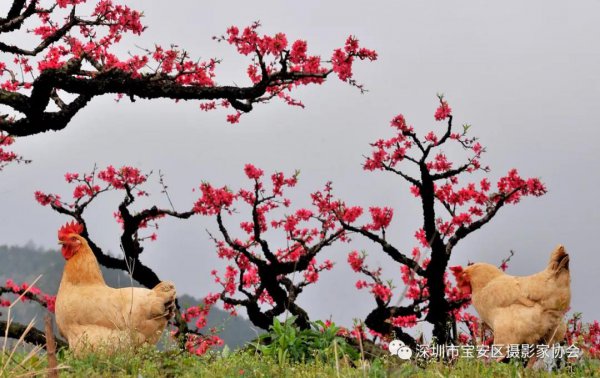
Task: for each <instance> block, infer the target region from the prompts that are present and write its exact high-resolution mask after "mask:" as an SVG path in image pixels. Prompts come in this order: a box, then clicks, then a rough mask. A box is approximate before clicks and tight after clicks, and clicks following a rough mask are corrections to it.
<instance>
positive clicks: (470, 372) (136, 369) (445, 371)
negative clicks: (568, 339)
mask: <svg viewBox="0 0 600 378" xmlns="http://www.w3.org/2000/svg"><path fill="white" fill-rule="evenodd" d="M25 357H26V353H23V352H19V353H16V354H15V355H13V357H12V359H11V360H8V356H7V355H6V354H5V355H0V377H17V376H33V375H36V374H37V375H42V376H43V375H45V373H46V371H45V369H46V358H45V356H44V355H43V354H42V353H39V354H37V355H36V356H34V357H33V358H30V359H28V360H27V361H25V362H24V363H23V364H21V365H19V364H20V362H22V361H23V359H25ZM7 362H8V363H7ZM58 363H59V366H61V369H60V376H61V377H86V378H90V377H600V361H597V360H593V361H591V360H583V361H581V362H579V363H578V364H577V365H574V366H573V367H571V368H564V369H563V370H562V371H559V372H554V373H546V372H539V371H532V370H527V369H523V368H522V367H519V366H517V365H516V364H501V363H495V362H491V363H485V362H483V361H481V360H469V359H462V360H459V361H458V362H457V363H456V364H454V365H452V366H447V365H444V364H441V363H432V364H429V365H427V366H422V367H419V366H417V365H415V364H414V363H411V362H402V361H401V360H400V359H399V358H398V357H396V356H384V357H380V358H377V359H375V360H373V361H370V362H366V363H364V364H362V363H361V360H357V361H353V362H348V361H346V360H344V359H340V360H339V361H338V362H337V363H336V361H335V360H329V361H323V360H322V359H312V360H311V361H310V362H306V361H305V362H289V361H279V360H278V359H277V358H274V357H270V356H265V355H261V354H259V353H257V352H252V351H249V350H246V351H238V352H233V353H228V352H227V351H225V352H219V353H217V352H215V353H211V354H208V355H205V356H201V357H197V356H192V355H189V354H187V353H185V352H180V351H177V350H170V351H166V352H159V351H157V350H156V349H155V348H150V347H148V348H143V349H140V350H138V351H136V352H124V353H119V354H117V355H114V356H110V357H109V356H106V355H102V354H92V355H88V356H86V357H84V358H76V357H75V356H73V355H72V354H71V353H69V352H68V351H64V350H63V351H60V352H59V355H58ZM5 364H7V367H6V368H4V371H3V370H2V369H3V366H4V365H5Z"/></svg>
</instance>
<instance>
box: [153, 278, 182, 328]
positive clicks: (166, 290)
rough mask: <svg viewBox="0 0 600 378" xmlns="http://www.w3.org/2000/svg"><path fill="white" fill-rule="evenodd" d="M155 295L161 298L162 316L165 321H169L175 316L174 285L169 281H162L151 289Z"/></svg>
mask: <svg viewBox="0 0 600 378" xmlns="http://www.w3.org/2000/svg"><path fill="white" fill-rule="evenodd" d="M152 290H153V291H155V292H156V294H157V295H158V296H159V297H161V298H163V300H164V302H163V306H164V314H163V315H162V316H164V317H165V318H167V320H169V319H171V318H172V317H173V315H174V314H175V309H176V307H175V299H176V297H177V295H176V292H175V285H174V284H173V283H172V282H170V281H163V282H161V283H159V284H158V285H156V286H155V287H154V288H153V289H152Z"/></svg>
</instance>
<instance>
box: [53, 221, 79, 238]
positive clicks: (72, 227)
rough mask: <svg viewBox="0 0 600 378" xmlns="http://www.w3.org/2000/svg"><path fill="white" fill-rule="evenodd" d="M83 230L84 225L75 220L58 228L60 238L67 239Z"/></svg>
mask: <svg viewBox="0 0 600 378" xmlns="http://www.w3.org/2000/svg"><path fill="white" fill-rule="evenodd" d="M82 232H83V225H82V224H79V223H77V222H75V221H72V222H70V223H69V222H67V224H65V225H64V226H62V227H61V228H60V229H59V230H58V240H65V239H66V238H67V236H69V235H70V234H77V235H79V234H81V233H82Z"/></svg>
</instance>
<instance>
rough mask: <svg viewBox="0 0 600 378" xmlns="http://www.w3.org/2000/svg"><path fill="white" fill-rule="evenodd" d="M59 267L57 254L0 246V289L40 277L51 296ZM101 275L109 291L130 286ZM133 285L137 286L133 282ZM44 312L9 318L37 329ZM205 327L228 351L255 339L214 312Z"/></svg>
mask: <svg viewBox="0 0 600 378" xmlns="http://www.w3.org/2000/svg"><path fill="white" fill-rule="evenodd" d="M63 266H64V260H63V258H62V255H61V254H60V252H58V251H46V250H41V249H38V248H35V247H33V246H24V247H8V246H0V285H1V284H4V282H6V280H7V279H9V278H12V279H13V280H14V281H15V282H16V283H21V282H32V281H33V280H35V279H36V278H37V277H38V276H39V275H42V278H40V280H39V281H38V283H37V286H39V287H40V288H41V289H42V290H43V291H44V292H46V293H48V294H53V295H54V294H56V292H57V291H58V285H59V284H60V278H61V276H62V271H63ZM102 274H103V275H104V279H105V280H106V282H107V283H108V284H109V285H110V286H112V287H127V286H131V280H130V277H129V276H128V275H127V274H125V273H124V272H122V271H119V270H114V269H106V268H102ZM133 284H134V285H138V284H137V282H135V281H134V282H133ZM138 286H139V285H138ZM179 300H180V304H181V305H183V306H186V307H187V306H191V305H196V304H198V303H200V301H199V300H198V299H196V298H194V297H192V296H190V295H183V296H181V297H180V298H179ZM0 310H1V309H0ZM0 312H1V311H0ZM44 312H45V310H44V309H43V308H41V307H40V306H39V305H37V304H35V303H22V304H19V305H18V306H15V307H14V308H13V312H12V315H13V318H14V320H15V321H17V322H20V323H25V324H27V323H29V321H30V320H31V319H33V317H36V319H38V322H37V323H38V324H37V327H38V328H41V327H42V326H41V319H43V314H44ZM0 319H3V317H0ZM207 327H217V328H218V329H220V330H221V332H220V334H219V335H220V336H221V337H222V338H223V340H224V341H225V343H226V344H227V345H228V346H229V347H230V348H235V347H238V346H241V345H243V344H244V343H245V342H247V341H248V340H251V339H254V338H256V336H257V332H256V330H254V329H253V327H252V324H251V323H250V322H249V321H248V320H246V319H244V318H241V317H231V316H230V315H229V314H228V313H227V312H225V311H223V310H220V309H218V308H214V309H213V310H212V311H211V313H210V315H209V318H208V325H207Z"/></svg>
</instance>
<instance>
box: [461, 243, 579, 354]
mask: <svg viewBox="0 0 600 378" xmlns="http://www.w3.org/2000/svg"><path fill="white" fill-rule="evenodd" d="M450 269H451V270H452V272H453V274H454V276H455V278H456V282H457V285H458V287H459V289H460V290H461V291H462V292H463V293H464V294H471V299H472V303H473V307H475V310H477V313H478V314H479V316H480V318H481V320H482V321H483V323H484V325H485V326H487V327H488V328H490V329H491V330H492V331H493V333H494V344H495V345H505V346H506V345H509V344H519V345H520V344H537V345H539V344H545V345H552V344H554V343H557V342H560V341H562V340H563V339H564V337H565V332H566V324H565V322H564V321H563V317H564V315H565V313H566V312H567V310H568V309H569V304H570V302H571V288H570V284H571V277H570V273H569V255H568V254H567V253H566V252H565V248H564V247H563V246H562V245H559V246H558V247H556V249H555V250H554V252H552V255H551V256H550V262H549V263H548V266H547V267H546V269H544V270H543V271H541V272H539V273H536V274H533V275H530V276H525V277H515V276H510V275H508V274H505V273H504V272H503V271H502V270H500V269H498V268H497V267H495V266H493V265H490V264H486V263H476V264H472V265H469V266H468V267H466V268H464V269H463V268H462V267H460V266H455V267H451V268H450ZM503 350H505V349H503ZM534 360H535V358H534ZM532 363H533V361H532V360H530V364H532ZM530 366H531V365H530Z"/></svg>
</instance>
